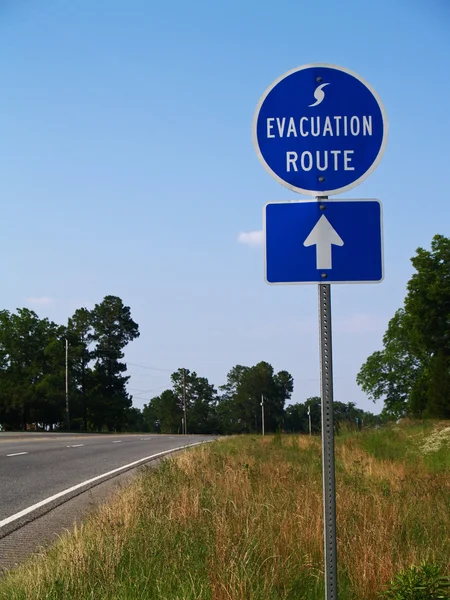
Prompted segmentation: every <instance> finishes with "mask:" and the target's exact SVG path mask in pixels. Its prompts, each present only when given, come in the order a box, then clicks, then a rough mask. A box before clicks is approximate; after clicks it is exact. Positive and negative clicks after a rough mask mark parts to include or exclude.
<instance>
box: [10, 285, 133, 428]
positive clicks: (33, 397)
mask: <svg viewBox="0 0 450 600" xmlns="http://www.w3.org/2000/svg"><path fill="white" fill-rule="evenodd" d="M138 336H139V327H138V325H137V323H135V322H134V321H133V319H132V318H131V313H130V308H129V307H128V306H124V304H123V302H122V300H121V299H120V298H118V297H117V296H106V297H105V298H104V299H103V300H102V302H100V303H99V304H96V305H95V306H94V308H93V309H92V310H88V309H86V308H80V309H77V310H76V311H75V313H74V314H73V316H72V317H71V318H70V319H69V320H68V323H67V325H65V326H63V325H57V324H56V323H54V322H53V321H50V320H49V319H40V318H39V317H38V315H37V314H36V313H35V312H34V311H32V310H29V309H27V308H21V309H18V310H17V312H16V313H11V312H9V311H7V310H2V311H0V425H1V426H2V428H3V429H11V430H15V429H27V428H30V426H31V424H36V423H37V424H39V426H40V427H43V428H49V429H52V428H53V427H55V426H56V427H59V428H64V427H67V425H68V421H69V419H70V423H71V427H72V429H76V430H85V431H87V430H95V431H101V430H102V429H103V428H106V429H108V430H110V431H113V430H115V431H118V430H121V429H123V428H124V427H125V426H126V424H127V421H128V420H130V419H131V420H133V418H135V411H134V410H133V409H132V399H131V397H130V395H129V394H128V392H127V390H126V383H127V381H128V379H129V377H128V376H126V375H125V371H126V364H125V363H123V362H122V359H123V357H124V354H123V349H124V348H125V346H126V345H127V344H128V343H129V342H131V341H132V340H134V339H136V338H137V337H138ZM66 344H67V345H68V348H69V349H70V360H69V361H68V367H69V368H68V387H69V389H70V405H69V414H67V411H66V390H65V378H66V352H65V350H66Z"/></svg>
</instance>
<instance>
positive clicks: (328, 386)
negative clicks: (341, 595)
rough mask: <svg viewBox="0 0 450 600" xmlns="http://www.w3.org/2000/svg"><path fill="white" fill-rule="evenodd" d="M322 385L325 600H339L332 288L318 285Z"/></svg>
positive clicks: (326, 285)
mask: <svg viewBox="0 0 450 600" xmlns="http://www.w3.org/2000/svg"><path fill="white" fill-rule="evenodd" d="M319 325H320V359H321V385H322V474H323V518H324V549H325V600H337V597H338V585H337V549H336V486H335V471H334V424H333V364H332V346H331V292H330V284H328V283H324V284H319Z"/></svg>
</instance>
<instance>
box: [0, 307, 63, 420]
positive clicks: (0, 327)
mask: <svg viewBox="0 0 450 600" xmlns="http://www.w3.org/2000/svg"><path fill="white" fill-rule="evenodd" d="M63 335H64V328H62V327H59V326H58V325H56V324H55V323H53V322H51V321H49V320H48V319H39V317H38V316H37V314H36V313H35V312H34V311H32V310H29V309H27V308H22V309H18V310H17V313H16V314H14V313H12V314H11V313H10V312H9V311H0V365H1V377H0V384H1V390H0V398H1V400H0V403H1V409H0V413H1V420H2V422H3V423H5V424H6V425H7V426H8V427H11V428H16V427H19V426H20V427H21V428H22V429H26V427H27V424H29V423H35V422H43V423H46V424H53V423H55V422H58V421H60V420H62V418H63V414H64V383H63V382H64V378H63V377H62V378H61V370H62V372H64V371H63V369H64V367H63V364H64V363H63V360H64V359H63V358H62V357H61V355H59V354H58V346H59V345H60V344H61V339H62V337H63ZM62 356H64V355H62ZM60 381H61V384H60Z"/></svg>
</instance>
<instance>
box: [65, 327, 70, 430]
mask: <svg viewBox="0 0 450 600" xmlns="http://www.w3.org/2000/svg"><path fill="white" fill-rule="evenodd" d="M66 417H67V431H70V413H69V340H68V339H67V338H66Z"/></svg>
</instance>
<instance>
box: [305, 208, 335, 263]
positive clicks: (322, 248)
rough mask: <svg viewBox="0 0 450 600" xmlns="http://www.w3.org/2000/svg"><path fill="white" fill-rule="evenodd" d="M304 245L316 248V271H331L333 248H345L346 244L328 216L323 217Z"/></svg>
mask: <svg viewBox="0 0 450 600" xmlns="http://www.w3.org/2000/svg"><path fill="white" fill-rule="evenodd" d="M303 245H304V246H316V269H331V246H332V245H334V246H343V245H344V242H343V240H342V238H341V237H340V236H339V234H338V233H337V231H336V230H335V229H334V227H333V226H332V225H331V223H330V221H329V220H328V219H327V218H326V216H325V215H322V216H321V217H320V219H319V220H318V221H317V223H316V224H315V225H314V227H313V229H312V231H311V233H310V234H309V235H308V237H307V238H306V240H305V241H304V242H303Z"/></svg>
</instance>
